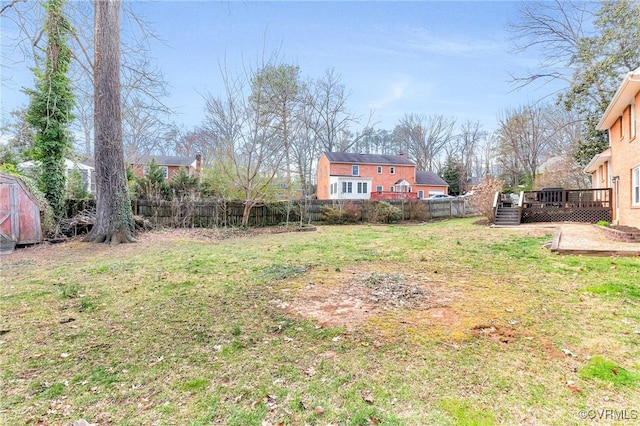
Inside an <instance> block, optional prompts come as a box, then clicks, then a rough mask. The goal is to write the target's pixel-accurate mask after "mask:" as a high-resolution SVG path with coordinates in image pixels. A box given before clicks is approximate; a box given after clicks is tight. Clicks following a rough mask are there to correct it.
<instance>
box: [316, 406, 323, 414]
mask: <svg viewBox="0 0 640 426" xmlns="http://www.w3.org/2000/svg"><path fill="white" fill-rule="evenodd" d="M315 412H316V414H317V415H319V416H320V415H322V414H324V408H322V407H321V406H319V405H318V406H317V407H316V408H315Z"/></svg>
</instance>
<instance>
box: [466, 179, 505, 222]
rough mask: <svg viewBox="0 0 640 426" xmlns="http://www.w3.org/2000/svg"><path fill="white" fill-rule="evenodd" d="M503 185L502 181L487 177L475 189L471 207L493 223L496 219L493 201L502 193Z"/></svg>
mask: <svg viewBox="0 0 640 426" xmlns="http://www.w3.org/2000/svg"><path fill="white" fill-rule="evenodd" d="M503 185H504V183H503V182H502V180H500V179H495V178H492V177H490V176H487V177H486V178H485V179H484V181H483V182H482V183H480V184H479V185H476V186H474V187H473V195H472V196H471V206H472V208H473V209H474V210H475V211H476V212H478V213H479V214H481V215H482V216H484V217H486V218H487V219H488V220H489V222H493V220H494V219H495V217H494V216H495V210H494V208H493V200H494V197H495V195H496V192H501V191H502V187H503Z"/></svg>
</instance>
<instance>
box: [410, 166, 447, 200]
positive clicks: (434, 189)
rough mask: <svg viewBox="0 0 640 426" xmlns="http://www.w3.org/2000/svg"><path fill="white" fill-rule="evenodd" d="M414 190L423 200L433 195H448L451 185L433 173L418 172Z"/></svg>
mask: <svg viewBox="0 0 640 426" xmlns="http://www.w3.org/2000/svg"><path fill="white" fill-rule="evenodd" d="M414 190H415V191H416V192H417V193H418V198H420V199H423V198H427V197H429V196H431V195H438V194H447V193H448V191H449V184H448V183H447V182H446V181H445V180H444V179H442V178H441V177H440V176H438V175H437V174H435V173H433V172H418V171H417V172H416V184H415V186H414Z"/></svg>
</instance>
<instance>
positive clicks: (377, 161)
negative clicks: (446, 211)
mask: <svg viewBox="0 0 640 426" xmlns="http://www.w3.org/2000/svg"><path fill="white" fill-rule="evenodd" d="M436 178H437V179H436ZM447 188H448V186H447V183H446V182H445V181H443V180H442V179H440V178H439V177H438V176H437V175H435V174H434V173H431V172H416V165H415V164H414V163H413V162H412V161H411V160H410V159H408V158H407V157H406V156H404V155H380V154H350V153H344V152H327V153H325V154H324V155H323V156H322V157H320V160H319V161H318V194H317V195H318V199H320V200H369V199H377V200H390V199H401V198H405V199H418V198H427V197H428V196H429V195H432V194H436V193H437V194H446V193H447Z"/></svg>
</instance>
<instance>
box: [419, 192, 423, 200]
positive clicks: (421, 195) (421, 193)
mask: <svg viewBox="0 0 640 426" xmlns="http://www.w3.org/2000/svg"><path fill="white" fill-rule="evenodd" d="M423 198H424V191H423V190H420V191H418V199H420V200H422V199H423Z"/></svg>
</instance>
